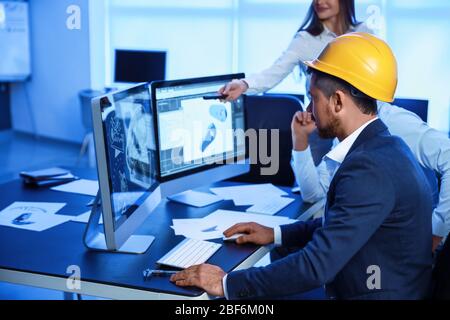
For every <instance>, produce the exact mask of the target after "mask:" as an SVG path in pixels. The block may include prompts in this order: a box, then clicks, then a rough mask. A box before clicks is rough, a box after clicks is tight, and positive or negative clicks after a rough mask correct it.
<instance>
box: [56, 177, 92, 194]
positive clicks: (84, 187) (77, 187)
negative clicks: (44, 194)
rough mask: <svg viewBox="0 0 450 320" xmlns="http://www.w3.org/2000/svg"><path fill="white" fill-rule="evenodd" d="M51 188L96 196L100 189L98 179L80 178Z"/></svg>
mask: <svg viewBox="0 0 450 320" xmlns="http://www.w3.org/2000/svg"><path fill="white" fill-rule="evenodd" d="M50 189H51V190H55V191H62V192H70V193H79V194H84V195H88V196H93V197H95V196H96V195H97V191H98V181H96V180H86V179H80V180H76V181H73V182H69V183H66V184H63V185H60V186H57V187H53V188H50Z"/></svg>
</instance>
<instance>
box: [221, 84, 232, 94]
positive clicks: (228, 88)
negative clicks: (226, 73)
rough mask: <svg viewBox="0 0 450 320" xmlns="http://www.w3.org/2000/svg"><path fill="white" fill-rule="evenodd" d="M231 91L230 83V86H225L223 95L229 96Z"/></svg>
mask: <svg viewBox="0 0 450 320" xmlns="http://www.w3.org/2000/svg"><path fill="white" fill-rule="evenodd" d="M230 90H231V83H228V84H227V85H226V86H225V88H224V90H223V92H222V94H223V95H229V94H230Z"/></svg>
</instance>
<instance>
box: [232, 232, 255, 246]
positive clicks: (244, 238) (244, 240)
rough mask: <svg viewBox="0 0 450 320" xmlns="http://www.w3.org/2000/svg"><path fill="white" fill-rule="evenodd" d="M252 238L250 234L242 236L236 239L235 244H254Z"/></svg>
mask: <svg viewBox="0 0 450 320" xmlns="http://www.w3.org/2000/svg"><path fill="white" fill-rule="evenodd" d="M253 238H254V236H253V235H251V234H246V235H243V236H240V237H239V238H237V239H236V243H237V244H244V243H248V242H252V243H253V242H254V241H253Z"/></svg>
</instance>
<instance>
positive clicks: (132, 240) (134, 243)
mask: <svg viewBox="0 0 450 320" xmlns="http://www.w3.org/2000/svg"><path fill="white" fill-rule="evenodd" d="M101 216H102V211H101V205H100V191H98V193H97V196H96V197H95V200H94V202H93V205H92V210H91V215H90V216H89V221H88V224H87V226H86V230H85V232H84V237H83V242H84V245H85V246H86V247H87V248H88V249H90V250H95V251H108V252H113V253H114V252H116V253H134V254H142V253H145V252H146V251H147V249H148V248H149V247H150V245H151V244H152V242H153V240H155V237H154V236H149V235H132V236H130V237H129V238H128V240H127V241H126V242H125V243H124V244H123V245H122V246H121V247H120V248H119V249H117V250H110V249H108V248H107V246H106V238H105V231H104V227H103V226H102V225H101V224H100V217H101Z"/></svg>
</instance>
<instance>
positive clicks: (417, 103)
mask: <svg viewBox="0 0 450 320" xmlns="http://www.w3.org/2000/svg"><path fill="white" fill-rule="evenodd" d="M392 104H393V105H396V106H399V107H401V108H403V109H406V110H409V111H411V112H414V113H415V114H417V115H418V116H419V117H420V118H421V119H422V120H423V121H424V122H427V121H428V100H420V99H400V98H396V99H395V100H394V102H393V103H392Z"/></svg>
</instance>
